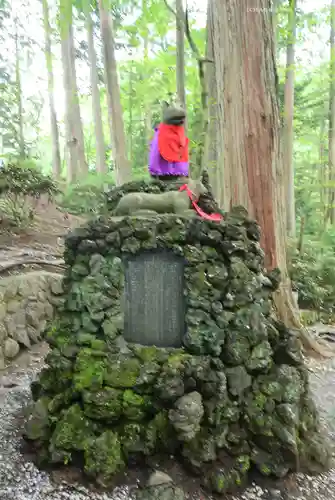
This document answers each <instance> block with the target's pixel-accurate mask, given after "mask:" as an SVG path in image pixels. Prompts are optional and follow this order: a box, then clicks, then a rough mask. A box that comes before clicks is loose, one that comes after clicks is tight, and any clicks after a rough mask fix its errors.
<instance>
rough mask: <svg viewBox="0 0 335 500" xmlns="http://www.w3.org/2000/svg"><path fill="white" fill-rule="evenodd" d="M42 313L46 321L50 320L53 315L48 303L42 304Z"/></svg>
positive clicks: (51, 307)
mask: <svg viewBox="0 0 335 500" xmlns="http://www.w3.org/2000/svg"><path fill="white" fill-rule="evenodd" d="M44 312H45V316H46V318H47V319H51V318H52V317H53V315H54V308H53V306H52V305H51V304H50V303H49V302H45V304H44Z"/></svg>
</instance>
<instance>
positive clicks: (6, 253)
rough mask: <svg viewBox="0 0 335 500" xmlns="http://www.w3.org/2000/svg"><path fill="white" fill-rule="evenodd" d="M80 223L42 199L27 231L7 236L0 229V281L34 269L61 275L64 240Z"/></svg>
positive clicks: (7, 234) (76, 218)
mask: <svg viewBox="0 0 335 500" xmlns="http://www.w3.org/2000/svg"><path fill="white" fill-rule="evenodd" d="M83 222H84V219H83V218H81V217H76V216H73V215H69V214H64V213H62V212H60V211H59V210H58V208H57V207H56V205H54V204H51V203H48V202H47V201H46V199H43V198H42V199H41V200H40V201H39V203H38V204H37V207H36V216H35V219H34V221H33V223H32V225H31V227H29V228H27V229H26V230H24V231H23V230H21V231H16V232H11V231H6V230H4V229H3V228H1V226H0V279H1V278H2V277H5V276H7V275H8V274H19V273H25V272H28V271H32V270H38V269H47V270H50V271H53V272H57V271H58V272H62V254H63V248H64V244H63V242H64V237H65V236H66V234H67V233H68V231H70V230H71V229H73V228H74V227H77V226H79V225H81V224H82V223H83Z"/></svg>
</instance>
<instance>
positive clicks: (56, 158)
mask: <svg viewBox="0 0 335 500" xmlns="http://www.w3.org/2000/svg"><path fill="white" fill-rule="evenodd" d="M42 6H43V25H44V44H45V49H44V50H45V60H46V66H47V71H48V98H49V111H50V131H51V143H52V172H53V175H54V177H55V178H56V179H59V178H60V175H61V157H60V146H59V133H58V124H57V116H56V110H55V100H54V76H53V68H52V51H51V26H50V22H49V6H48V0H42Z"/></svg>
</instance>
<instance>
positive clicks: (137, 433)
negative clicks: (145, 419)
mask: <svg viewBox="0 0 335 500" xmlns="http://www.w3.org/2000/svg"><path fill="white" fill-rule="evenodd" d="M121 443H122V451H123V452H124V454H125V455H126V457H127V458H129V455H132V454H138V453H144V454H148V450H147V447H146V442H145V426H143V425H141V424H138V423H135V422H131V423H128V424H125V425H124V426H123V427H122V438H121Z"/></svg>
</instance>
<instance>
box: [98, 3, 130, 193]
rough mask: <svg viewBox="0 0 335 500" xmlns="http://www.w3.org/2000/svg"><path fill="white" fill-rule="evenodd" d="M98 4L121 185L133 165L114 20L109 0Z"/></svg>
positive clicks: (115, 159)
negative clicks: (128, 147)
mask: <svg viewBox="0 0 335 500" xmlns="http://www.w3.org/2000/svg"><path fill="white" fill-rule="evenodd" d="M98 4H99V12H100V23H101V38H102V44H103V53H104V63H105V80H106V90H107V102H108V115H109V120H108V121H109V126H110V135H111V143H112V148H113V156H114V162H115V183H116V185H120V184H123V183H124V182H127V181H129V180H130V179H131V166H130V163H129V161H128V157H127V145H126V137H125V130H124V121H123V111H122V106H121V95H120V86H119V78H118V73H117V64H116V58H115V40H114V34H113V20H112V16H111V14H110V5H109V0H98Z"/></svg>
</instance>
